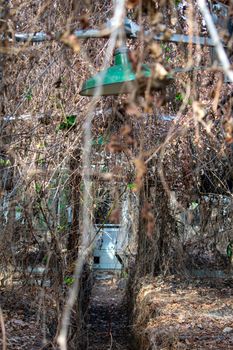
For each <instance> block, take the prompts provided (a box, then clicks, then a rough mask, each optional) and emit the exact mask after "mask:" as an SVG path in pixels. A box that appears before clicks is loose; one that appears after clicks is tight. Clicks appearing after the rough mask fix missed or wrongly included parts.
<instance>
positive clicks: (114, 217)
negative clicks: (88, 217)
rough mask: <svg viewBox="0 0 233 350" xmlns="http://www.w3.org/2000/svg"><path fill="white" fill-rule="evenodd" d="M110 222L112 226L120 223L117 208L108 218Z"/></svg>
mask: <svg viewBox="0 0 233 350" xmlns="http://www.w3.org/2000/svg"><path fill="white" fill-rule="evenodd" d="M109 220H110V222H112V223H113V224H119V222H120V210H119V209H118V208H116V209H114V210H113V211H112V213H111V215H110V217H109Z"/></svg>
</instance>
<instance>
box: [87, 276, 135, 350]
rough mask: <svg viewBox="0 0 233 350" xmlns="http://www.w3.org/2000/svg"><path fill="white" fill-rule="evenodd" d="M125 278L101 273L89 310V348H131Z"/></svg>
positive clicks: (93, 349) (94, 288) (91, 349)
mask: <svg viewBox="0 0 233 350" xmlns="http://www.w3.org/2000/svg"><path fill="white" fill-rule="evenodd" d="M124 284H125V283H124V280H118V279H117V278H116V277H115V276H114V275H111V274H108V273H105V274H102V275H100V274H98V275H97V279H96V283H95V285H94V287H93V290H92V296H91V300H90V306H89V309H88V345H87V349H88V350H118V349H119V350H130V349H131V350H132V348H130V346H129V343H130V341H131V340H132V339H131V336H130V327H129V321H128V315H127V312H128V308H127V305H126V302H125V298H124Z"/></svg>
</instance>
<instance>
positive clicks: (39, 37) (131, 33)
mask: <svg viewBox="0 0 233 350" xmlns="http://www.w3.org/2000/svg"><path fill="white" fill-rule="evenodd" d="M113 28H114V27H113V24H112V23H111V21H109V22H108V23H107V25H106V27H105V28H104V29H103V30H98V29H88V30H81V29H80V30H79V29H77V30H75V31H74V32H73V34H74V35H75V36H76V37H77V38H78V39H87V38H94V39H95V38H103V37H106V36H109V35H110V34H111V29H112V30H113ZM140 31H141V28H140V26H139V25H138V24H137V23H135V22H133V21H131V20H130V19H129V18H126V19H125V32H126V35H127V36H128V37H129V38H132V39H133V38H135V39H136V38H137V37H138V35H139V33H140ZM145 35H146V36H151V32H150V31H146V32H145ZM60 37H61V33H55V34H54V35H49V34H47V33H45V32H38V33H16V34H15V35H14V40H15V41H16V42H21V43H22V42H32V43H33V42H35V43H39V42H43V41H49V40H58V39H59V38H60ZM153 39H154V40H158V41H167V42H174V43H183V44H189V43H192V44H194V45H201V46H212V47H213V46H214V43H213V41H212V39H211V38H209V37H203V36H192V37H190V36H189V35H183V34H172V35H171V36H170V37H169V38H166V39H164V35H163V33H160V34H157V35H154V36H153ZM2 40H3V38H2Z"/></svg>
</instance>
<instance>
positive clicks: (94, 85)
mask: <svg viewBox="0 0 233 350" xmlns="http://www.w3.org/2000/svg"><path fill="white" fill-rule="evenodd" d="M114 58H115V60H114V66H112V67H110V68H108V69H106V70H104V71H102V72H100V73H98V74H97V75H95V76H94V77H92V78H90V79H88V80H86V81H85V83H84V84H83V87H82V90H81V91H80V95H83V96H94V95H97V96H107V95H120V94H127V93H130V92H131V91H132V90H133V89H134V87H135V80H136V75H135V72H134V71H133V69H132V65H131V63H130V61H129V57H128V49H127V48H126V47H121V48H119V49H117V50H116V51H115V55H114ZM142 74H143V76H144V77H145V78H149V77H150V76H151V71H150V69H149V67H148V66H147V65H145V64H143V65H142Z"/></svg>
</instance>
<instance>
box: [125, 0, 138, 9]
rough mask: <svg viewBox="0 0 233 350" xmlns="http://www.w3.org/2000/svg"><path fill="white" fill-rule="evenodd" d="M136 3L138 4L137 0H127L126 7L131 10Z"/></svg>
mask: <svg viewBox="0 0 233 350" xmlns="http://www.w3.org/2000/svg"><path fill="white" fill-rule="evenodd" d="M138 4H139V0H127V2H126V7H127V8H128V9H130V10H131V9H133V8H134V7H136V6H137V5H138Z"/></svg>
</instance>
